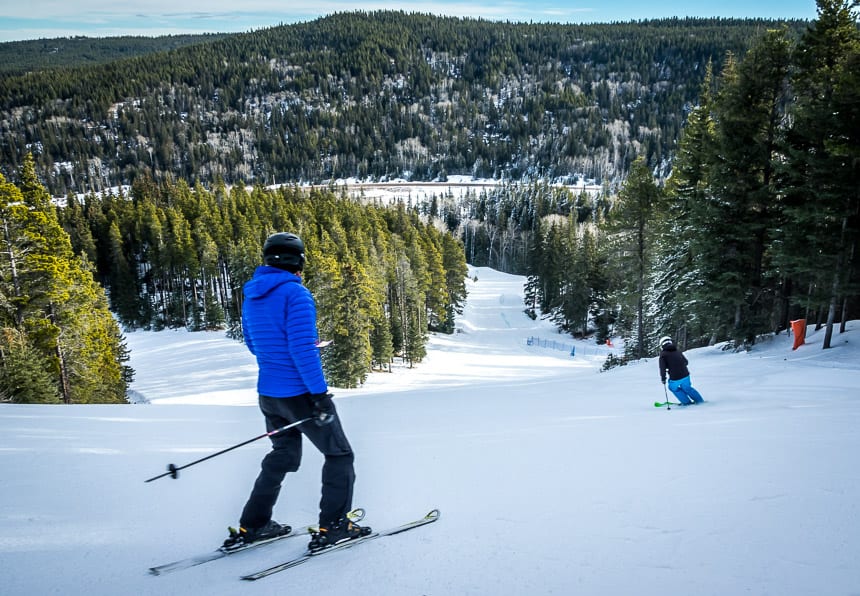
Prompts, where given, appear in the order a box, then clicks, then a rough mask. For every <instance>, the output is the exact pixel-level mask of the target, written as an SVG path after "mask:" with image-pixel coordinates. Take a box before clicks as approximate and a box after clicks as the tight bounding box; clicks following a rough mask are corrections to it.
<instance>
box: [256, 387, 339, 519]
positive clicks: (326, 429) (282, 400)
mask: <svg viewBox="0 0 860 596" xmlns="http://www.w3.org/2000/svg"><path fill="white" fill-rule="evenodd" d="M259 401H260V410H261V411H262V412H263V416H265V418H266V429H267V430H268V431H269V432H271V431H273V430H275V429H276V428H280V427H282V426H286V425H288V424H291V423H293V422H296V421H297V420H301V419H302V418H307V417H308V416H311V415H312V414H313V402H312V401H311V399H310V395H307V394H306V395H298V396H295V397H268V396H265V395H261V396H260V400H259ZM302 434H304V435H305V436H306V437H307V438H308V439H309V440H310V442H311V443H313V444H314V446H315V447H316V448H317V449H319V450H320V453H322V454H323V455H324V456H325V463H324V464H323V469H322V497H321V498H320V517H319V523H320V525H328V524H330V523H331V522H333V521H336V520H338V519H340V518H342V517H344V516H345V515H346V514H347V513H348V512H349V511H350V510H351V509H352V488H353V484H354V483H355V470H354V469H353V461H354V456H353V453H352V448H351V447H350V445H349V441H347V439H346V434H344V432H343V427H342V426H341V424H340V417H339V416H337V415H335V417H334V420H332V421H331V423H329V424H326V425H324V426H317V424H316V423H315V422H313V421H309V422H305V423H304V424H300V425H299V426H297V427H294V428H291V429H288V430H285V431H283V432H280V433H277V434H275V435H272V436H271V437H269V439H270V440H271V441H272V450H271V451H270V452H269V453H268V454H266V456H265V457H264V458H263V461H262V464H261V466H260V467H261V470H260V474H259V476H257V480H256V482H255V483H254V488H253V490H252V491H251V496H250V497H249V498H248V502H247V503H246V504H245V508H244V509H243V510H242V517H241V518H240V519H239V523H240V524H242V526H243V527H246V528H260V527H262V526H264V525H266V523H267V522H268V521H269V520H270V519H271V518H272V508H273V507H274V506H275V502H276V501H277V500H278V495H279V494H280V492H281V482H282V481H283V480H284V476H286V474H287V472H295V471H296V470H298V469H299V465H300V464H301V461H302Z"/></svg>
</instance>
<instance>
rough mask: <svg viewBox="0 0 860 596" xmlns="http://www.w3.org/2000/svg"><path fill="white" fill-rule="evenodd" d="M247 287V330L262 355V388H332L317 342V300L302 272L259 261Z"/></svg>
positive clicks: (279, 391) (285, 391) (289, 391)
mask: <svg viewBox="0 0 860 596" xmlns="http://www.w3.org/2000/svg"><path fill="white" fill-rule="evenodd" d="M244 291H245V302H244V304H243V305H242V334H243V335H244V336H245V345H247V346H248V349H249V350H251V353H252V354H254V356H256V357H257V365H258V366H259V369H260V370H259V374H258V376H257V392H258V393H260V394H261V395H268V396H269V397H293V396H296V395H302V394H303V393H325V392H326V391H328V385H326V381H325V375H324V374H323V369H322V361H321V360H320V353H319V348H317V345H316V344H317V341H318V334H317V308H316V303H315V302H314V298H313V296H311V293H310V291H309V290H308V289H307V288H306V287H304V286H303V285H302V280H301V278H300V277H299V276H298V275H294V274H292V273H290V272H289V271H283V270H281V269H278V268H276V267H266V266H263V267H257V270H256V271H254V277H253V278H251V281H249V282H248V283H246V284H245V288H244Z"/></svg>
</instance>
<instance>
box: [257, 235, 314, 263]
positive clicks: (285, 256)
mask: <svg viewBox="0 0 860 596" xmlns="http://www.w3.org/2000/svg"><path fill="white" fill-rule="evenodd" d="M263 263H265V264H266V265H269V266H270V267H278V268H280V269H286V270H287V271H293V272H295V271H301V270H302V269H304V267H305V243H304V242H302V239H301V238H299V237H298V236H296V235H295V234H291V233H290V232H278V233H277V234H272V235H271V236H269V237H268V238H266V242H265V243H263Z"/></svg>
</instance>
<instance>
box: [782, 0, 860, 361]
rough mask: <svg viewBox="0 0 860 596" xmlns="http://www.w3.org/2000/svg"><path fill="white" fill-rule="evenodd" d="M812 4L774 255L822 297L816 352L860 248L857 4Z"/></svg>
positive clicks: (835, 0) (799, 59)
mask: <svg viewBox="0 0 860 596" xmlns="http://www.w3.org/2000/svg"><path fill="white" fill-rule="evenodd" d="M817 5H818V18H817V19H816V21H814V22H813V24H812V26H811V27H810V28H809V29H808V30H807V31H806V33H805V34H804V35H803V37H802V39H801V41H800V43H799V45H798V48H797V52H796V54H795V62H796V64H797V68H796V71H795V73H794V76H793V77H792V83H793V87H794V89H795V95H796V99H795V103H794V106H793V109H792V120H791V126H790V128H789V130H788V132H787V135H786V147H785V151H786V154H787V160H786V164H785V166H786V167H785V168H783V169H782V175H783V176H782V187H783V191H784V197H785V198H784V205H785V213H786V217H787V220H788V221H787V225H786V226H785V227H784V228H783V234H782V235H781V238H780V240H781V255H780V256H781V262H782V264H783V265H784V266H786V267H789V268H790V270H791V271H792V272H793V273H794V274H795V275H796V276H797V277H798V280H799V281H806V282H807V283H808V284H809V287H810V290H811V291H810V295H812V296H814V295H816V294H819V295H821V296H822V298H821V299H820V300H819V301H817V302H818V304H819V305H821V306H826V308H827V310H828V314H827V329H826V331H825V337H824V341H823V345H822V347H823V348H829V347H830V345H831V341H832V332H833V323H834V321H835V318H836V311H837V309H838V306H839V303H840V301H841V300H842V299H843V297H844V296H845V295H848V294H850V293H851V280H852V274H853V275H854V276H856V271H854V270H853V268H854V267H856V258H857V257H856V255H857V254H858V243H860V229H858V227H860V226H858V223H857V222H858V213H860V194H858V191H857V189H858V188H860V166H858V162H860V139H858V133H857V129H858V120H859V119H858V115H857V99H858V97H859V96H860V90H858V84H860V81H858V76H857V65H858V63H860V58H858V53H860V30H858V15H857V12H856V8H857V6H858V3H857V2H856V0H818V1H817ZM813 288H817V289H818V291H812V290H813ZM855 295H856V293H855ZM813 306H814V305H813Z"/></svg>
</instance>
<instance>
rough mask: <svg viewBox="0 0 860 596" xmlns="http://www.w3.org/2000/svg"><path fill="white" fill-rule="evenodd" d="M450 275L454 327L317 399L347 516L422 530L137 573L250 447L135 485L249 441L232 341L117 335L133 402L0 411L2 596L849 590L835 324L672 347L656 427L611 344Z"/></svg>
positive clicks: (852, 497) (254, 465) (233, 476)
mask: <svg viewBox="0 0 860 596" xmlns="http://www.w3.org/2000/svg"><path fill="white" fill-rule="evenodd" d="M472 275H473V276H475V277H477V281H474V280H472V279H470V280H469V281H468V290H469V292H470V294H469V300H468V303H467V305H466V308H465V311H464V313H463V315H462V317H460V319H459V321H458V328H459V330H460V332H459V333H456V334H454V335H451V336H437V337H433V338H432V340H431V343H430V350H429V354H428V357H427V359H426V360H425V361H424V362H423V363H421V364H420V365H419V366H417V367H415V368H414V369H408V368H406V367H396V368H395V371H394V372H393V373H390V374H388V373H379V374H374V375H372V377H371V378H370V379H369V381H368V383H367V384H366V385H365V387H363V388H361V389H356V390H350V391H346V390H334V391H335V393H336V395H337V406H338V410H339V412H340V414H341V416H342V418H343V421H344V426H345V428H346V431H347V434H348V436H349V438H350V441H351V442H352V445H353V448H354V449H355V452H356V471H357V476H358V480H357V482H356V488H355V493H356V500H355V502H356V505H360V506H362V507H364V508H365V509H367V511H368V516H367V519H366V521H367V523H368V524H370V525H374V526H379V527H380V528H382V527H386V526H388V525H391V524H396V523H399V522H401V521H404V520H406V519H410V518H414V517H415V516H420V515H423V514H424V513H426V512H427V511H428V510H430V509H431V508H434V507H438V508H439V509H441V511H442V519H441V520H440V521H439V522H438V523H436V524H433V525H431V526H428V527H427V528H423V529H420V530H416V531H415V532H413V533H408V534H403V535H400V536H396V537H391V538H386V539H383V540H379V541H375V542H373V543H369V544H367V545H365V546H362V547H360V548H358V549H355V550H351V551H344V552H342V553H337V554H331V555H328V556H326V557H325V558H323V559H319V560H314V561H311V562H310V563H308V564H306V565H303V566H301V567H298V568H295V569H292V570H289V571H286V572H284V573H282V574H279V575H276V576H273V577H271V578H268V579H265V580H261V581H259V582H255V583H246V582H241V581H239V580H238V577H239V575H241V574H243V573H247V572H249V571H254V570H257V569H260V568H263V567H266V566H269V565H271V564H274V563H276V562H279V561H281V560H284V559H286V558H289V557H290V556H291V555H294V554H296V553H298V552H299V551H301V550H302V549H303V547H304V542H305V541H304V539H300V538H295V539H289V540H285V541H283V542H281V543H278V544H277V545H273V546H271V547H266V548H265V549H262V550H258V551H250V552H248V553H242V554H238V555H236V556H234V557H230V558H228V559H223V560H220V561H216V562H213V563H209V564H207V565H202V566H200V567H196V568H193V569H189V570H185V571H181V572H177V573H174V574H170V575H166V576H161V577H153V576H150V575H148V574H147V572H146V570H147V568H148V567H150V566H152V565H157V564H160V563H165V562H168V561H171V560H174V559H177V558H180V557H183V556H187V555H190V554H195V553H199V552H205V551H207V550H210V549H212V548H214V547H215V546H217V545H218V544H220V542H221V540H223V538H224V536H225V533H226V526H227V525H229V524H235V523H236V521H237V518H238V515H239V512H240V508H241V506H242V505H243V503H244V500H245V498H246V497H247V494H248V491H249V490H250V487H251V483H252V482H253V479H254V477H255V476H256V473H257V469H258V465H259V460H260V458H261V457H262V456H263V455H264V454H265V452H266V445H265V444H264V443H265V440H263V441H258V442H256V443H252V444H251V445H248V446H246V447H242V448H240V449H237V450H235V451H232V452H230V453H228V454H225V455H223V456H220V457H218V458H216V459H213V460H210V461H207V462H204V463H202V464H200V465H198V466H194V467H192V468H189V469H187V470H184V471H182V472H180V477H179V478H178V479H177V480H172V479H170V478H164V479H161V480H158V481H155V482H152V483H148V484H145V483H144V482H143V481H144V480H145V479H146V478H149V477H151V476H154V475H156V474H158V473H160V472H162V471H163V470H164V469H165V466H166V465H167V464H168V463H175V464H176V465H181V464H183V463H187V462H189V461H192V460H195V459H197V458H200V457H203V456H204V455H207V454H209V453H213V452H215V451H218V450H220V449H223V448H224V447H227V446H230V445H232V444H235V443H238V442H241V441H244V440H246V439H248V438H251V437H254V436H257V435H258V434H260V433H262V432H264V429H263V424H262V418H261V416H260V414H259V412H258V411H257V409H256V406H255V397H256V396H255V394H254V382H255V378H254V377H255V372H256V370H255V366H254V362H253V359H252V358H251V356H250V355H249V354H248V353H247V352H246V351H245V348H244V347H243V346H242V345H241V344H239V343H236V342H232V341H230V340H227V339H225V338H224V337H223V335H221V334H214V333H197V334H195V333H186V332H174V331H169V332H162V333H131V334H129V336H128V343H129V346H130V348H131V349H132V360H131V365H132V366H133V367H134V368H135V369H136V370H137V377H136V380H135V383H134V385H133V389H134V390H135V391H136V392H137V393H138V394H139V395H141V396H142V397H143V399H145V400H147V401H148V402H149V403H148V404H139V405H133V406H66V407H59V406H12V405H6V406H2V407H0V520H2V522H3V523H2V528H3V532H2V535H0V593H2V594H3V595H4V596H5V595H6V594H9V595H19V594H20V595H24V594H27V595H30V594H72V595H76V594H96V595H101V594H104V595H115V594H138V595H148V594H153V595H155V594H159V595H161V594H214V595H221V594H225V595H226V594H245V593H247V594H274V593H283V592H289V593H291V594H315V595H316V594H319V593H351V594H374V595H383V596H385V595H398V596H400V595H412V594H415V595H418V594H435V595H447V594H452V595H453V594H456V595H460V594H492V595H499V594H510V595H521V594H572V593H576V594H637V595H651V594H653V595H655V596H656V595H659V596H666V595H673V594H685V595H686V594H691V593H695V594H700V595H706V594H715V595H716V594H719V595H725V594H774V595H777V594H778V595H785V594H845V595H848V594H856V593H860V571H858V566H857V561H858V560H860V515H858V513H860V512H858V503H860V474H858V472H857V463H856V459H857V454H858V453H860V432H858V422H860V389H858V387H860V339H858V335H857V334H858V332H860V330H858V327H860V325H858V323H857V322H853V323H852V324H851V325H849V330H848V332H846V333H845V334H843V335H837V336H835V338H834V339H835V342H834V346H835V347H834V348H833V349H831V350H826V351H825V350H821V349H820V344H821V337H820V335H821V334H823V332H820V333H819V334H812V335H811V337H810V338H809V339H808V344H807V345H805V346H803V347H801V348H800V349H798V350H797V351H794V352H792V350H791V340H790V339H789V338H787V337H785V336H781V337H776V338H774V339H773V340H772V341H770V342H767V343H764V344H760V345H758V346H756V349H755V350H753V351H752V352H751V353H744V354H734V353H727V352H721V351H719V350H718V349H716V348H703V349H698V350H691V351H689V352H688V353H687V356H688V358H689V360H690V368H691V371H692V379H693V384H694V385H695V386H696V387H697V388H698V389H699V390H700V391H701V392H702V394H703V395H704V397H705V399H706V400H708V403H707V404H705V405H703V406H697V407H694V408H687V409H681V408H675V409H672V410H671V411H665V410H659V409H656V408H654V407H653V405H652V404H653V402H654V401H655V400H662V399H663V397H664V394H663V389H662V388H661V385H660V381H659V375H658V372H657V364H656V359H655V358H652V359H650V360H648V361H644V362H641V363H637V364H635V365H631V366H627V367H622V368H619V369H615V370H613V371H611V372H608V373H599V372H598V371H599V368H600V365H601V364H602V362H603V360H604V358H605V355H606V353H607V351H608V350H609V348H606V347H598V346H595V345H594V344H593V343H589V342H578V341H576V342H575V341H573V340H571V339H570V338H565V337H564V336H560V335H558V334H556V333H555V332H554V331H553V330H552V328H551V326H550V325H549V324H548V323H546V322H543V321H531V320H530V319H528V318H527V317H526V316H525V315H524V314H523V313H522V300H521V294H522V282H523V279H522V278H519V277H515V276H510V275H505V274H501V273H497V272H494V271H491V270H488V269H477V270H472ZM530 337H531V338H540V340H544V341H532V342H531V345H529V341H528V338H530ZM547 341H549V342H552V341H555V342H556V345H557V347H558V349H553V348H551V347H540V346H542V345H547V343H546V342H547ZM550 345H551V344H550ZM568 346H570V347H575V348H576V350H575V356H574V357H571V355H570V350H569V349H567V347H568ZM227 406H230V407H227ZM236 406H239V407H236ZM320 465H321V458H320V456H319V455H318V454H317V453H316V452H315V450H314V449H313V448H312V447H311V446H310V445H307V449H306V451H305V459H304V463H303V466H302V469H301V470H300V471H299V472H298V473H296V474H293V475H290V476H288V477H287V480H286V482H285V485H284V490H283V492H282V496H281V500H280V502H279V504H278V506H277V507H276V518H277V519H279V520H281V521H285V522H290V523H293V524H301V523H306V522H313V521H314V520H315V518H316V506H317V502H318V500H319V469H320Z"/></svg>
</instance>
